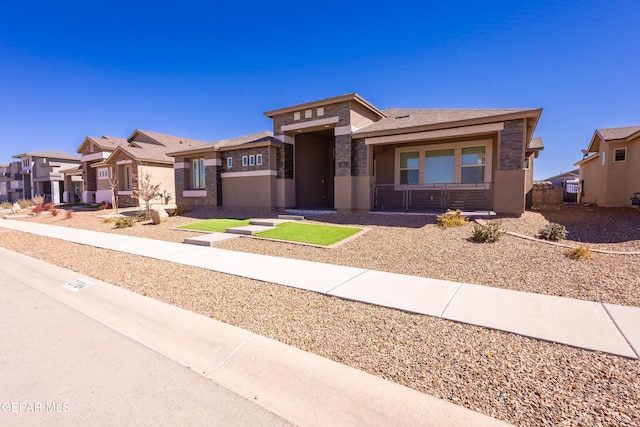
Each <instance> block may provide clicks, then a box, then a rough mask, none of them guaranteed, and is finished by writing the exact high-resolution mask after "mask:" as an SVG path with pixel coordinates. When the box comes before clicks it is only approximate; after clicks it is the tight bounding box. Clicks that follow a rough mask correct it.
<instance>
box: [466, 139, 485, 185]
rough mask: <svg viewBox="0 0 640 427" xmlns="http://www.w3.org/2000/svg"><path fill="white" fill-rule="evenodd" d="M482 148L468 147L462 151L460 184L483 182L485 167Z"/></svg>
mask: <svg viewBox="0 0 640 427" xmlns="http://www.w3.org/2000/svg"><path fill="white" fill-rule="evenodd" d="M485 162H486V159H485V155H484V147H468V148H463V149H462V164H461V167H462V183H463V184H477V183H479V182H484V167H485Z"/></svg>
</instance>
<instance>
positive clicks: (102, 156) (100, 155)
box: [80, 151, 109, 162]
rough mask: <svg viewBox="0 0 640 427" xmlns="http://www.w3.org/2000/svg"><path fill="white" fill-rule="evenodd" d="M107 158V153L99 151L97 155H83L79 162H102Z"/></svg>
mask: <svg viewBox="0 0 640 427" xmlns="http://www.w3.org/2000/svg"><path fill="white" fill-rule="evenodd" d="M107 157H109V153H107V152H105V151H100V152H98V153H91V154H83V155H82V156H81V157H80V161H82V162H90V161H91V160H104V159H106V158H107Z"/></svg>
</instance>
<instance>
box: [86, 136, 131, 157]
mask: <svg viewBox="0 0 640 427" xmlns="http://www.w3.org/2000/svg"><path fill="white" fill-rule="evenodd" d="M89 143H93V144H94V145H95V146H97V147H98V148H100V149H101V150H102V151H113V150H115V149H116V147H118V146H120V145H126V144H128V143H129V141H127V140H126V139H124V138H118V137H115V136H106V135H103V136H101V137H98V136H87V137H86V138H85V139H84V141H82V144H80V146H79V147H78V149H77V150H76V152H77V153H81V152H82V150H83V148H84V146H85V145H86V144H89Z"/></svg>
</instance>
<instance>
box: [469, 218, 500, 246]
mask: <svg viewBox="0 0 640 427" xmlns="http://www.w3.org/2000/svg"><path fill="white" fill-rule="evenodd" d="M501 225H502V224H501V223H500V221H496V222H490V223H487V225H480V224H476V226H475V227H474V228H473V237H472V240H473V241H474V242H481V243H494V242H497V241H498V240H500V238H501V237H502V236H503V235H504V231H502V230H501V229H500V226H501Z"/></svg>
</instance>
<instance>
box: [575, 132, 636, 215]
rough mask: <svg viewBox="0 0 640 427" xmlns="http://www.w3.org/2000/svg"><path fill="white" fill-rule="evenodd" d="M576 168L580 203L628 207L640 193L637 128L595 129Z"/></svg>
mask: <svg viewBox="0 0 640 427" xmlns="http://www.w3.org/2000/svg"><path fill="white" fill-rule="evenodd" d="M585 155H586V157H585V158H584V159H582V160H581V161H579V162H577V163H576V164H575V166H578V167H579V177H578V179H579V181H580V189H579V198H578V201H579V202H581V203H592V204H597V205H598V206H604V207H616V206H629V205H630V201H629V198H630V197H631V196H633V193H635V192H640V126H629V127H622V128H608V129H597V130H596V131H595V133H594V134H593V138H591V142H590V143H589V147H588V148H587V150H586V152H585Z"/></svg>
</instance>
